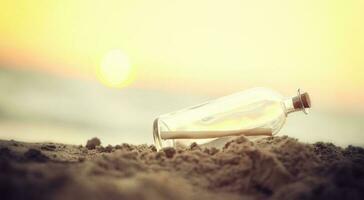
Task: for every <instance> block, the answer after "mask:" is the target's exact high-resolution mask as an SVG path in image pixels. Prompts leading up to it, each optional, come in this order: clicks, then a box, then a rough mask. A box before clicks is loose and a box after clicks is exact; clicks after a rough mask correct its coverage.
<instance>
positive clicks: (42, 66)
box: [0, 0, 364, 146]
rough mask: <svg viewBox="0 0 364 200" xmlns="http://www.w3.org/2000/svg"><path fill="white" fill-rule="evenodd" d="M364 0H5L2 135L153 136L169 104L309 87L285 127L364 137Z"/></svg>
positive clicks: (137, 139) (78, 139)
mask: <svg viewBox="0 0 364 200" xmlns="http://www.w3.org/2000/svg"><path fill="white" fill-rule="evenodd" d="M363 10H364V1H362V0H348V1H339V0H322V1H317V0H315V1H314V0H302V1H289V0H279V1H269V0H259V1H245V0H228V1H209V0H183V1H174V0H154V1H149V0H133V1H126V0H107V1H91V0H84V1H83V0H69V1H68V0H63V1H44V0H43V1H41V0H33V1H26V0H24V1H22V0H0V139H15V140H21V141H32V142H34V141H36V142H42V141H53V142H63V143H71V144H84V143H85V141H86V140H87V139H89V138H90V137H93V136H98V137H99V138H100V139H101V140H102V141H103V144H119V143H122V142H128V143H135V144H140V143H148V144H151V143H153V140H152V122H153V120H154V118H156V117H157V116H158V115H160V114H164V113H167V112H171V111H174V110H178V109H181V108H184V107H186V106H191V105H194V104H198V103H201V102H203V101H206V100H209V99H213V98H216V97H219V96H223V95H228V94H230V93H233V92H237V91H242V90H245V89H248V88H251V87H257V86H260V87H268V88H272V89H274V90H276V91H279V92H280V93H282V94H283V95H286V96H291V95H295V94H296V90H297V88H299V87H300V88H302V89H303V90H305V91H308V92H309V93H310V95H311V98H312V102H313V109H312V110H311V113H310V114H309V115H307V116H306V115H304V114H303V113H294V114H292V115H291V116H289V118H288V120H287V123H286V125H285V127H284V129H283V130H282V131H281V132H280V134H282V135H283V134H285V135H289V136H292V137H296V138H298V139H299V140H301V141H304V142H315V141H327V142H334V143H335V144H338V145H343V146H345V145H348V144H355V145H364V133H363V130H364V103H363V102H364V90H363V86H364V79H363V77H364V55H363V52H364V23H363V19H364V12H363Z"/></svg>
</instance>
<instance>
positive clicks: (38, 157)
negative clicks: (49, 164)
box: [24, 149, 49, 162]
mask: <svg viewBox="0 0 364 200" xmlns="http://www.w3.org/2000/svg"><path fill="white" fill-rule="evenodd" d="M24 157H25V158H26V159H27V160H31V161H38V162H45V161H47V160H48V159H49V158H48V157H47V156H45V155H44V154H43V153H42V152H41V151H39V150H38V149H29V150H28V151H27V152H25V153H24Z"/></svg>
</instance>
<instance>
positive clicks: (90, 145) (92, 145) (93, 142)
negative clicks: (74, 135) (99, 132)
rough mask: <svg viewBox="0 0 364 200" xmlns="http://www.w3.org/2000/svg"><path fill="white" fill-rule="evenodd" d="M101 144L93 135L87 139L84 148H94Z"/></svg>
mask: <svg viewBox="0 0 364 200" xmlns="http://www.w3.org/2000/svg"><path fill="white" fill-rule="evenodd" d="M100 145H101V141H100V139H99V138H97V137H94V138H92V139H90V140H87V144H86V148H87V149H95V148H96V146H100Z"/></svg>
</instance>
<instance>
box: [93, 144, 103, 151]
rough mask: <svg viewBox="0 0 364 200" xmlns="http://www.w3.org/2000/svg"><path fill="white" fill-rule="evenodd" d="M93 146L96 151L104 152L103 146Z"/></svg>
mask: <svg viewBox="0 0 364 200" xmlns="http://www.w3.org/2000/svg"><path fill="white" fill-rule="evenodd" d="M95 148H96V151H97V152H105V147H103V146H100V145H97V146H96V147H95Z"/></svg>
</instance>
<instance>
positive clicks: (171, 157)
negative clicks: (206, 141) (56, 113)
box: [0, 136, 364, 200]
mask: <svg viewBox="0 0 364 200" xmlns="http://www.w3.org/2000/svg"><path fill="white" fill-rule="evenodd" d="M99 142H100V143H99ZM100 144H101V145H102V143H101V141H99V140H98V139H91V140H89V142H88V145H86V144H85V146H81V145H80V146H76V145H64V144H55V143H23V142H17V141H0V195H1V196H0V199H87V200H92V199H110V200H112V199H133V200H138V199H152V200H153V199H162V200H163V199H181V200H182V199H186V200H187V199H188V200H191V199H198V200H201V199H209V200H214V199H224V200H227V199H229V200H230V199H231V200H235V199H364V149H363V148H361V147H354V146H348V147H346V148H340V147H337V146H335V145H333V144H330V143H322V142H320V143H315V144H304V143H301V142H299V141H297V140H296V139H293V138H289V137H287V136H281V137H266V138H262V139H259V140H256V141H254V142H252V141H250V140H249V139H248V138H246V137H238V138H236V139H234V140H232V141H229V142H227V143H226V144H225V145H224V147H223V148H222V149H216V148H207V147H201V146H198V145H197V144H192V145H191V146H190V147H187V148H185V147H178V148H177V149H174V148H165V149H163V150H162V151H159V152H157V151H156V149H155V147H154V146H147V145H131V144H120V145H116V146H110V145H108V146H106V147H103V146H100ZM86 146H87V148H86Z"/></svg>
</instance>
